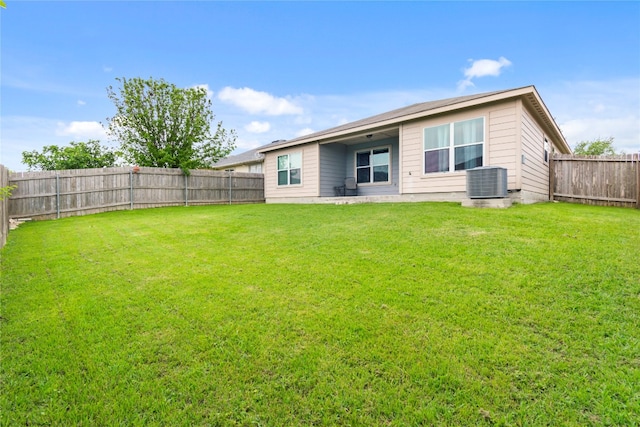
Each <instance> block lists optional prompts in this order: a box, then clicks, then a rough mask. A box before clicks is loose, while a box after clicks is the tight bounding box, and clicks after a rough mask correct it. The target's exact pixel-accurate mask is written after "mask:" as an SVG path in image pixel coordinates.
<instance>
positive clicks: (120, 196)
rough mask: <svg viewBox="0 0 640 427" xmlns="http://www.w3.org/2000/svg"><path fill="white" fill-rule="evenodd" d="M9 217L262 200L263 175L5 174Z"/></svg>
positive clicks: (148, 171)
mask: <svg viewBox="0 0 640 427" xmlns="http://www.w3.org/2000/svg"><path fill="white" fill-rule="evenodd" d="M9 181H10V183H11V184H15V185H17V189H16V190H15V192H14V194H13V195H12V196H11V198H10V199H9V210H8V215H9V217H11V218H25V217H28V218H32V219H51V218H61V217H65V216H75V215H87V214H92V213H99V212H106V211H113V210H123V209H140V208H151V207H162V206H180V205H182V206H186V205H204V204H221V203H262V202H264V178H263V175H262V174H253V173H239V172H231V173H229V172H222V171H208V170H194V171H191V174H190V175H188V176H186V175H184V174H183V173H182V171H181V170H179V169H163V168H146V167H142V168H139V170H136V171H133V170H132V169H131V168H103V169H76V170H63V171H43V172H18V173H12V174H10V175H9Z"/></svg>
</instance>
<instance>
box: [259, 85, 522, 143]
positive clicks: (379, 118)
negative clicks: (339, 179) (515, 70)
mask: <svg viewBox="0 0 640 427" xmlns="http://www.w3.org/2000/svg"><path fill="white" fill-rule="evenodd" d="M528 87H531V86H524V87H522V88H517V89H505V90H498V91H493V92H484V93H478V94H475V95H466V96H458V97H454V98H447V99H440V100H436V101H427V102H421V103H418V104H413V105H409V106H407V107H402V108H398V109H395V110H391V111H387V112H386V113H382V114H377V115H375V116H371V117H367V118H364V119H361V120H356V121H354V122H350V123H346V124H344V125H340V126H336V127H333V128H330V129H325V130H321V131H319V132H314V133H312V134H309V135H305V136H301V137H298V138H294V139H289V140H286V141H281V142H277V143H274V144H269V145H266V146H264V147H262V148H263V149H267V148H268V149H271V148H275V147H277V146H280V145H295V143H296V142H298V141H311V140H315V139H321V138H322V137H323V136H326V135H330V134H334V133H339V132H344V131H348V130H349V129H356V128H359V127H363V126H372V127H373V126H375V124H376V123H382V122H386V121H389V120H394V119H399V118H402V117H406V116H411V115H414V114H419V113H426V112H428V111H431V110H435V109H438V108H442V107H447V106H450V105H455V104H460V103H464V102H467V101H473V100H478V99H481V98H485V97H490V96H493V95H497V94H501V93H505V92H512V91H516V90H519V89H524V88H528Z"/></svg>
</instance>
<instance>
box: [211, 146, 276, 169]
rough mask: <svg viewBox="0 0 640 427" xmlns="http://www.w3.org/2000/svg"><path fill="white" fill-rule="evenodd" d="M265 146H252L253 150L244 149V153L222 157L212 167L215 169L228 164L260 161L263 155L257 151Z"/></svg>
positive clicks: (235, 164) (234, 164)
mask: <svg viewBox="0 0 640 427" xmlns="http://www.w3.org/2000/svg"><path fill="white" fill-rule="evenodd" d="M265 147H266V145H263V146H262V147H258V148H254V149H253V150H249V151H245V152H244V153H240V154H235V155H233V156H228V157H225V158H224V159H220V160H218V161H217V162H216V163H215V164H214V165H213V167H214V168H216V169H217V168H222V167H228V166H237V165H244V164H247V163H257V162H261V161H262V158H263V157H264V155H263V154H260V153H259V151H260V150H261V149H263V148H265Z"/></svg>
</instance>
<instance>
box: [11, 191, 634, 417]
mask: <svg viewBox="0 0 640 427" xmlns="http://www.w3.org/2000/svg"><path fill="white" fill-rule="evenodd" d="M638 229H640V215H638V213H637V211H635V210H631V209H616V208H606V207H594V206H582V205H569V204H551V203H549V204H539V205H529V206H521V205H519V206H515V207H513V208H511V209H507V210H478V209H466V208H462V207H460V206H459V205H458V204H449V203H441V204H438V203H415V204H366V205H365V204H363V205H340V206H336V205H313V206H309V205H295V206H291V205H264V204H261V205H238V206H206V207H188V208H184V207H181V208H165V209H151V210H137V211H122V212H111V213H107V214H101V215H92V216H84V217H77V218H64V219H62V220H59V221H46V222H45V221H43V222H32V223H27V224H25V225H23V226H21V227H20V228H19V229H18V230H16V231H15V232H13V233H12V235H11V236H10V238H9V241H8V244H7V246H6V247H5V249H4V251H3V257H2V265H1V268H2V280H3V285H2V286H3V288H2V293H1V294H0V308H1V310H2V311H1V313H0V328H1V332H2V333H1V334H0V340H1V342H0V352H1V357H2V364H1V365H0V380H1V381H0V387H2V390H0V391H1V392H0V420H1V424H2V425H65V426H69V425H72V426H73V425H133V426H135V425H140V426H142V425H144V426H165V425H267V426H280V425H345V426H346V425H352V426H354V425H363V426H365V425H366V426H370V425H390V426H408V425H452V426H454V425H455V426H458V425H526V426H537V425H541V426H547V425H563V426H571V425H575V426H585V425H586V426H588V425H628V426H633V425H637V423H638V419H640V418H639V417H638V415H639V414H640V389H638V384H640V365H639V359H638V355H639V354H640V329H638V324H639V321H640V318H639V315H638V313H640V263H638V253H640V234H639V233H637V230H638Z"/></svg>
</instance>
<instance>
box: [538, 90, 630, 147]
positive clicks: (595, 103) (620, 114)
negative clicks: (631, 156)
mask: <svg viewBox="0 0 640 427" xmlns="http://www.w3.org/2000/svg"><path fill="white" fill-rule="evenodd" d="M538 90H539V92H540V95H541V96H542V99H543V100H544V101H545V104H546V105H547V107H548V108H549V111H550V112H551V114H552V115H553V116H554V118H555V120H556V123H557V124H558V126H559V127H560V129H561V130H562V133H563V135H564V137H565V139H566V140H567V142H568V143H569V145H570V146H571V147H575V145H576V144H577V143H578V142H580V141H591V140H594V139H596V138H609V137H613V145H614V147H615V148H616V150H617V151H624V152H626V153H637V152H640V96H639V95H638V94H639V93H640V78H631V79H617V80H607V81H574V82H563V83H559V84H556V85H552V86H549V87H544V86H540V87H539V88H538Z"/></svg>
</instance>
